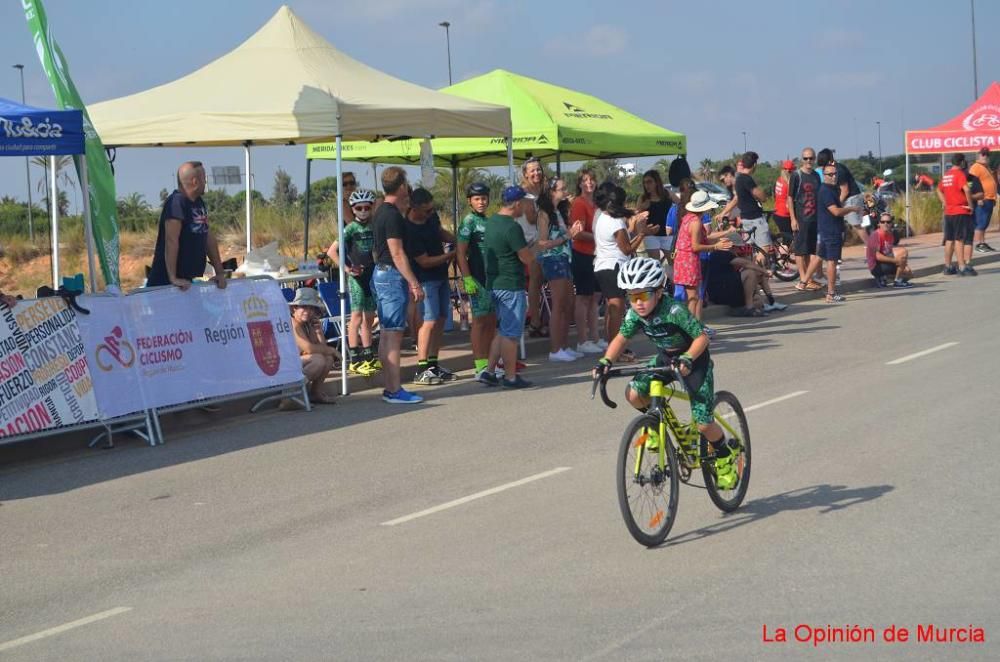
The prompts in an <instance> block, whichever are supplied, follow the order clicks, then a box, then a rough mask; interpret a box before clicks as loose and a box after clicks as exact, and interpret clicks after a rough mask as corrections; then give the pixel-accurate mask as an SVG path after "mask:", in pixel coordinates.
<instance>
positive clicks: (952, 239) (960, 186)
mask: <svg viewBox="0 0 1000 662" xmlns="http://www.w3.org/2000/svg"><path fill="white" fill-rule="evenodd" d="M951 163H952V167H951V169H950V170H949V171H948V172H946V173H945V174H944V175H943V176H942V177H941V183H940V184H938V188H937V196H938V199H940V200H941V204H942V206H943V207H944V269H943V270H942V272H941V273H943V274H944V275H946V276H954V275H956V274H957V275H959V276H976V275H978V274H977V273H976V270H975V269H973V268H972V265H971V264H969V263H968V262H967V261H966V254H965V253H966V251H965V248H964V247H965V246H969V247H971V246H972V193H971V191H970V190H969V178H968V177H967V176H966V174H965V155H964V154H955V155H954V156H952V157H951ZM956 249H957V250H956ZM953 255H954V257H955V258H956V259H957V260H958V268H955V265H953V264H952V262H951V259H952V256H953Z"/></svg>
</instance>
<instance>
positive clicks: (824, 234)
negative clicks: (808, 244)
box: [817, 162, 861, 303]
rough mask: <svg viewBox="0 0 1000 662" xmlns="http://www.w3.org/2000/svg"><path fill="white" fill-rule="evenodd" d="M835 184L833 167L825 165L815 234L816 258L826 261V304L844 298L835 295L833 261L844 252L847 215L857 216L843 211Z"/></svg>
mask: <svg viewBox="0 0 1000 662" xmlns="http://www.w3.org/2000/svg"><path fill="white" fill-rule="evenodd" d="M840 196H841V189H840V185H839V184H838V182H837V166H836V165H835V164H834V163H833V162H827V164H826V166H825V167H824V168H823V186H821V187H820V189H819V196H818V198H819V209H818V212H817V228H818V230H819V233H818V234H819V244H820V246H819V257H820V258H821V259H823V260H826V278H827V281H826V302H827V303H839V302H841V301H844V297H843V295H841V294H838V293H837V261H838V260H839V259H840V257H841V252H842V251H843V248H844V221H843V218H844V217H845V216H847V215H848V214H852V213H856V214H860V213H861V208H860V207H845V206H844V205H843V204H842V203H841V201H840Z"/></svg>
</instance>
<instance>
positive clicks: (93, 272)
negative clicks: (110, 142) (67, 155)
mask: <svg viewBox="0 0 1000 662" xmlns="http://www.w3.org/2000/svg"><path fill="white" fill-rule="evenodd" d="M78 158H79V163H80V188H81V189H83V236H84V238H85V239H86V241H87V269H88V270H89V272H90V292H91V294H96V293H97V268H96V267H95V265H94V219H93V218H92V217H91V215H90V178H89V177H88V176H87V159H86V157H82V156H81V157H78Z"/></svg>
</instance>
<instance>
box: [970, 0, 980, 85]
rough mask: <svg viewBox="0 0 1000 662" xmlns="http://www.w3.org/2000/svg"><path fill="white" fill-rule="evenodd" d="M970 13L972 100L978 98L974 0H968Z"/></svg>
mask: <svg viewBox="0 0 1000 662" xmlns="http://www.w3.org/2000/svg"><path fill="white" fill-rule="evenodd" d="M969 9H970V10H971V13H972V100H973V101H975V100H976V99H978V98H979V64H978V62H977V61H976V0H969Z"/></svg>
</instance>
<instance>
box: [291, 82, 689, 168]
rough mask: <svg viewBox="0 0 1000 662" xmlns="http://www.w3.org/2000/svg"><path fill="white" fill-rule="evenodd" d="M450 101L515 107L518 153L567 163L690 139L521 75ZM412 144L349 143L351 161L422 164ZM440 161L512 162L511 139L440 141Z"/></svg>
mask: <svg viewBox="0 0 1000 662" xmlns="http://www.w3.org/2000/svg"><path fill="white" fill-rule="evenodd" d="M441 91H442V92H447V93H448V94H454V95H456V96H460V97H464V98H466V99H472V100H475V101H483V102H489V103H495V104H499V105H503V106H509V107H510V116H511V123H512V125H513V130H514V154H515V155H517V156H518V158H526V157H529V156H537V157H540V158H544V157H555V158H557V159H558V160H562V161H575V160H583V159H596V158H618V157H633V156H664V155H670V154H684V153H686V152H687V137H686V136H685V135H684V134H681V133H676V132H674V131H669V130H667V129H664V128H662V127H659V126H657V125H655V124H653V123H651V122H647V121H646V120H644V119H642V118H640V117H636V116H635V115H633V114H632V113H629V112H626V111H624V110H622V109H621V108H618V107H616V106H613V105H611V104H610V103H608V102H606V101H603V100H601V99H598V98H597V97H593V96H590V95H589V94H583V93H581V92H576V91H574V90H570V89H567V88H565V87H559V86H558V85H551V84H549V83H543V82H542V81H539V80H535V79H533V78H528V77H526V76H519V75H517V74H513V73H511V72H509V71H504V70H503V69H496V70H494V71H492V72H490V73H488V74H484V75H482V76H477V77H476V78H470V79H469V80H467V81H463V82H461V83H458V84H456V85H452V86H450V87H445V88H443V89H442V90H441ZM423 137H424V136H415V137H414V138H413V139H406V140H396V141H392V140H389V141H382V142H374V143H370V142H345V143H343V158H344V160H345V161H374V162H379V163H404V164H418V163H420V142H421V139H422V138H423ZM431 146H432V150H433V153H434V158H435V161H436V162H437V163H439V164H440V165H444V166H449V165H450V166H452V167H457V166H459V165H462V166H497V165H504V164H506V163H507V144H506V140H505V139H504V138H503V137H501V136H497V137H495V138H440V139H437V140H432V141H431ZM335 156H336V150H335V147H334V145H333V144H332V143H331V144H322V143H319V144H313V145H309V147H308V150H307V152H306V158H307V159H310V160H311V159H332V158H335Z"/></svg>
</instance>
